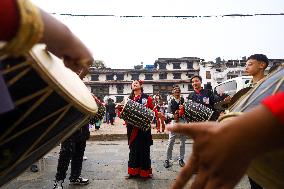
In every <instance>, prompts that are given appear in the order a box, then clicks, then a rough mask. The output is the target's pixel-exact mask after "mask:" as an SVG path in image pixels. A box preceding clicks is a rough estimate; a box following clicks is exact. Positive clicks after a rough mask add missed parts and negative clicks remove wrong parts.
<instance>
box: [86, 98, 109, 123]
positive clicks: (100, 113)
mask: <svg viewBox="0 0 284 189" xmlns="http://www.w3.org/2000/svg"><path fill="white" fill-rule="evenodd" d="M94 99H95V101H96V102H97V106H98V112H97V113H96V114H95V115H94V116H92V117H91V118H90V121H89V122H90V124H92V125H93V124H95V123H96V122H98V121H100V120H102V119H103V118H104V116H105V114H106V107H105V106H104V105H103V104H102V103H101V102H100V101H99V99H97V97H94Z"/></svg>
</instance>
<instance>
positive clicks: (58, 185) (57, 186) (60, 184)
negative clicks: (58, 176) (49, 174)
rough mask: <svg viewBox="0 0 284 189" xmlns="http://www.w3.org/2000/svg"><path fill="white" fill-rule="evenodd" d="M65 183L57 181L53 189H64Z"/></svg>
mask: <svg viewBox="0 0 284 189" xmlns="http://www.w3.org/2000/svg"><path fill="white" fill-rule="evenodd" d="M63 182H64V180H55V181H54V185H53V189H63Z"/></svg>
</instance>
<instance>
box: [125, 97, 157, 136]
mask: <svg viewBox="0 0 284 189" xmlns="http://www.w3.org/2000/svg"><path fill="white" fill-rule="evenodd" d="M154 116H155V113H154V111H153V110H151V109H149V108H146V107H145V106H143V105H142V104H139V103H138V102H135V101H133V100H130V99H129V100H128V101H127V102H126V104H125V105H124V107H123V109H122V112H121V114H120V118H121V119H123V120H124V121H126V122H127V123H130V124H131V125H133V126H135V127H138V128H140V129H141V130H143V131H147V130H148V129H150V128H151V123H152V121H153V119H154Z"/></svg>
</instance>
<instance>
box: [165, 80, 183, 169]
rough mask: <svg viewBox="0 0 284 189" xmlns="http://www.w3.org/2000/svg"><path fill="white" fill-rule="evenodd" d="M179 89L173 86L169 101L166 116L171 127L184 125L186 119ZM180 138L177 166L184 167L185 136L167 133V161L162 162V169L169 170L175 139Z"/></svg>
mask: <svg viewBox="0 0 284 189" xmlns="http://www.w3.org/2000/svg"><path fill="white" fill-rule="evenodd" d="M180 92H181V91H180V87H179V86H178V85H174V86H173V96H172V98H171V99H170V100H169V103H168V109H167V112H168V113H167V114H166V115H167V116H168V117H170V118H171V119H172V121H171V122H172V123H171V124H172V125H174V124H176V123H186V119H185V117H184V98H183V97H181V96H180ZM177 137H179V138H180V156H179V165H180V166H181V167H183V166H184V165H185V163H184V161H183V159H184V154H185V140H186V136H185V135H183V134H177V133H174V132H170V133H169V140H168V144H167V150H166V153H167V159H166V160H165V162H164V167H165V168H169V167H170V166H171V164H170V160H171V159H172V153H173V147H174V143H175V139H176V138H177Z"/></svg>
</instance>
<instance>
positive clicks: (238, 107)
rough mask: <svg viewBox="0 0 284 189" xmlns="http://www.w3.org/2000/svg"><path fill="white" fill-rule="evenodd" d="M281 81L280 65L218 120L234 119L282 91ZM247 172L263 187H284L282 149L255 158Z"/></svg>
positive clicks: (282, 71) (282, 69) (283, 75)
mask: <svg viewBox="0 0 284 189" xmlns="http://www.w3.org/2000/svg"><path fill="white" fill-rule="evenodd" d="M283 81H284V68H283V67H282V68H281V69H279V70H278V71H276V72H275V73H274V74H272V75H269V76H267V78H266V79H265V80H263V81H262V82H261V83H259V84H257V85H256V86H255V87H253V88H252V89H251V90H250V91H248V92H247V93H246V94H245V95H244V96H243V97H241V98H240V99H239V100H238V101H237V102H236V103H235V104H234V105H233V106H231V107H230V109H229V110H230V113H228V114H225V115H224V116H222V117H221V118H219V121H226V120H228V119H229V118H230V119H234V117H235V116H237V115H240V114H242V112H246V111H249V110H250V109H252V108H254V107H255V106H257V105H259V104H260V103H261V101H262V100H263V99H264V98H265V97H267V96H270V95H272V94H275V93H276V92H277V91H283V90H284V85H283ZM279 127H282V125H279ZM271 140H273V139H271ZM247 173H248V175H249V176H250V177H251V178H253V179H254V180H255V181H256V182H257V183H259V184H261V185H262V186H263V187H264V188H284V150H277V151H275V150H274V151H272V152H269V153H266V154H265V155H262V156H259V157H257V158H255V159H254V160H253V161H252V163H251V164H250V167H249V169H248V172H247Z"/></svg>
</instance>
